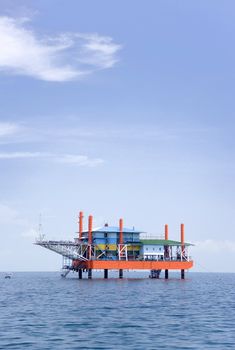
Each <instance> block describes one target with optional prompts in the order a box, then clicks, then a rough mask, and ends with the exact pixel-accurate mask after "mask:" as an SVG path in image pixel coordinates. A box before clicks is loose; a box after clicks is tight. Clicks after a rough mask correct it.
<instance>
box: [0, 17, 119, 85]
mask: <svg viewBox="0 0 235 350" xmlns="http://www.w3.org/2000/svg"><path fill="white" fill-rule="evenodd" d="M28 22H29V21H28V20H27V19H25V18H23V19H15V18H12V17H7V16H2V17H0V70H1V71H3V72H8V73H11V74H18V75H27V76H31V77H33V78H36V79H41V80H45V81H55V82H62V81H69V80H74V79H78V78H80V77H82V76H84V75H86V74H89V73H92V72H93V71H94V70H97V69H107V68H111V67H113V66H114V64H115V63H116V62H117V60H118V59H117V52H118V51H119V50H120V48H121V46H120V45H118V44H116V43H114V42H113V39H112V38H110V37H106V36H101V35H98V34H87V33H85V34H83V33H62V34H60V35H58V36H54V37H42V36H40V35H38V34H36V33H35V32H34V31H33V30H32V29H30V28H29V24H28Z"/></svg>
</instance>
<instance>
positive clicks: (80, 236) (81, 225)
mask: <svg viewBox="0 0 235 350" xmlns="http://www.w3.org/2000/svg"><path fill="white" fill-rule="evenodd" d="M82 232H83V212H82V211H80V212H79V239H80V240H81V239H82Z"/></svg>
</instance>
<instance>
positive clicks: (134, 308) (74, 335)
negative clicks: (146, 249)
mask: <svg viewBox="0 0 235 350" xmlns="http://www.w3.org/2000/svg"><path fill="white" fill-rule="evenodd" d="M72 276H73V275H71V277H72ZM99 276H101V275H98V277H99ZM111 276H112V275H111ZM113 276H115V274H114V275H113ZM128 276H132V277H133V276H137V277H141V276H143V275H142V274H140V273H132V274H128ZM145 276H146V274H145ZM171 276H172V277H171V278H170V279H169V280H167V281H166V280H164V279H160V280H154V279H153V280H151V279H148V278H146V277H145V278H132V279H130V278H126V279H125V278H124V279H123V280H119V279H114V278H110V279H108V280H104V279H102V278H98V279H93V280H87V279H83V280H78V279H77V278H71V277H70V278H67V279H61V278H60V277H59V274H58V273H15V274H13V277H12V279H9V280H5V279H4V275H3V274H2V275H1V274H0V308H1V310H0V320H1V327H0V349H20V350H22V349H31V350H36V349H63V350H66V349H69V350H72V349H110V350H111V349H135V350H136V349H220V350H222V349H235V312H234V311H235V274H209V273H204V274H200V273H190V274H189V275H187V278H186V280H184V281H182V280H180V279H179V276H178V275H176V274H171ZM74 277H75V275H74Z"/></svg>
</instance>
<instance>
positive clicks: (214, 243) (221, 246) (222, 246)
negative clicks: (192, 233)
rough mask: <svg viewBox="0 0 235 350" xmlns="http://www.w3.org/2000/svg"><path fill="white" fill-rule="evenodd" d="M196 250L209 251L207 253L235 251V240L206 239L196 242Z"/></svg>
mask: <svg viewBox="0 0 235 350" xmlns="http://www.w3.org/2000/svg"><path fill="white" fill-rule="evenodd" d="M193 250H194V251H196V252H207V253H221V252H233V253H234V252H235V241H232V240H228V239H225V240H216V239H206V240H204V241H197V242H195V247H194V248H193Z"/></svg>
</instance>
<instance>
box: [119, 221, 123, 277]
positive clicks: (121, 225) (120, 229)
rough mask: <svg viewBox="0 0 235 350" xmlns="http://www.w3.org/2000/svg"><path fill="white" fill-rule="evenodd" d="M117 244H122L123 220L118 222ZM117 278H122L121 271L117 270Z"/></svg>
mask: <svg viewBox="0 0 235 350" xmlns="http://www.w3.org/2000/svg"><path fill="white" fill-rule="evenodd" d="M119 231H120V233H119V244H123V219H120V220H119ZM121 248H122V247H121V246H119V249H121ZM119 278H123V270H122V269H120V270H119Z"/></svg>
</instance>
